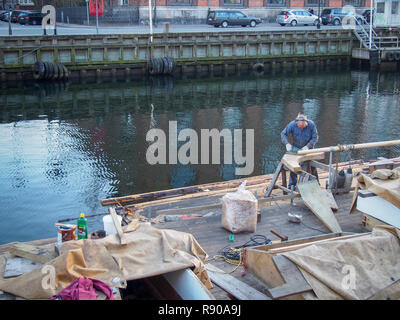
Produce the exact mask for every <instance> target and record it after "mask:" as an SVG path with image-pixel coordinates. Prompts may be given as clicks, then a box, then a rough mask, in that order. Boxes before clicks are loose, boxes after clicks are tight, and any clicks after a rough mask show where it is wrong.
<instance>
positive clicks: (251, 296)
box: [206, 263, 271, 300]
mask: <svg viewBox="0 0 400 320" xmlns="http://www.w3.org/2000/svg"><path fill="white" fill-rule="evenodd" d="M206 268H207V273H208V275H209V276H210V279H211V281H212V282H214V283H215V284H216V285H217V286H218V287H220V288H222V289H224V290H225V291H226V292H228V293H230V294H231V295H232V296H234V297H235V298H236V299H239V300H271V298H269V297H268V296H267V295H265V294H263V293H262V292H260V291H258V290H256V289H254V288H253V287H250V286H249V285H248V284H246V283H244V282H242V281H240V280H238V279H236V278H235V277H233V276H231V275H230V274H227V273H225V271H223V270H221V269H219V268H217V267H216V266H214V265H212V264H210V263H207V264H206Z"/></svg>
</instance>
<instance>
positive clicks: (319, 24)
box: [317, 0, 321, 29]
mask: <svg viewBox="0 0 400 320" xmlns="http://www.w3.org/2000/svg"><path fill="white" fill-rule="evenodd" d="M317 29H321V0H318V23H317Z"/></svg>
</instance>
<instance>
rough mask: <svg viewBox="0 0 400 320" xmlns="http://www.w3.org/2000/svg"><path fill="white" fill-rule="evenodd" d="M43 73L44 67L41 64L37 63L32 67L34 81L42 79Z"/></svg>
mask: <svg viewBox="0 0 400 320" xmlns="http://www.w3.org/2000/svg"><path fill="white" fill-rule="evenodd" d="M44 72H45V67H44V63H43V62H41V61H37V62H35V63H34V64H33V65H32V73H33V79H35V80H40V79H43V75H44Z"/></svg>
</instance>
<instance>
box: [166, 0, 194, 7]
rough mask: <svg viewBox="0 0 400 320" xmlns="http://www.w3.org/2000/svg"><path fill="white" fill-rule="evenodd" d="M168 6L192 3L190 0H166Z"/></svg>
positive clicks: (189, 4)
mask: <svg viewBox="0 0 400 320" xmlns="http://www.w3.org/2000/svg"><path fill="white" fill-rule="evenodd" d="M167 5H168V6H174V5H177V6H191V5H192V0H168V1H167Z"/></svg>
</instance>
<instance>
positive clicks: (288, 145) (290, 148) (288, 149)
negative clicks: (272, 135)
mask: <svg viewBox="0 0 400 320" xmlns="http://www.w3.org/2000/svg"><path fill="white" fill-rule="evenodd" d="M286 151H287V152H290V151H292V145H291V144H290V143H288V144H287V145H286Z"/></svg>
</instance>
